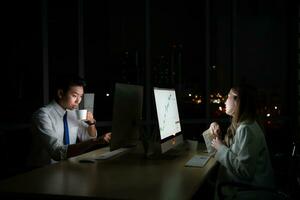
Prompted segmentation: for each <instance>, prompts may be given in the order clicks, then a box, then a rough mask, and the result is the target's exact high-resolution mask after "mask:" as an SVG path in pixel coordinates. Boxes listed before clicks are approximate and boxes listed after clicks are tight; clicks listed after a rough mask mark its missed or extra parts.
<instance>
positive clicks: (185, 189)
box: [0, 144, 215, 200]
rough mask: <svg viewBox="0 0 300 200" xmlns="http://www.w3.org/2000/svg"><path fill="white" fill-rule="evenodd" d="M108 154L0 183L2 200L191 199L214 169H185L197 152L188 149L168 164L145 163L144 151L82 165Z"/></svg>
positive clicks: (211, 162) (182, 149)
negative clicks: (16, 199) (8, 199)
mask: <svg viewBox="0 0 300 200" xmlns="http://www.w3.org/2000/svg"><path fill="white" fill-rule="evenodd" d="M107 150H108V148H102V149H97V150H94V151H92V152H89V153H86V154H83V155H80V156H77V157H74V158H71V159H69V160H67V161H62V162H60V163H56V164H53V165H49V166H46V167H43V168H40V169H36V170H33V171H30V172H28V173H25V174H21V175H18V176H15V177H12V178H9V179H6V180H3V181H1V182H0V197H3V196H4V197H7V196H13V197H20V196H21V197H22V198H26V197H28V198H29V199H32V198H33V197H37V198H42V199H50V198H52V197H55V198H56V199H57V198H59V199H60V198H70V199H75V198H76V199H80V198H87V197H89V198H91V199H151V200H159V199H161V200H164V199H172V200H176V199H180V200H182V199H191V198H192V196H193V195H194V193H195V192H196V191H197V189H198V188H199V187H201V185H202V184H203V182H204V180H205V178H206V177H207V175H208V173H209V172H210V170H211V169H212V167H213V166H214V165H215V160H214V158H211V159H210V160H209V161H208V163H207V164H206V165H205V167H203V168H192V167H184V165H185V163H186V162H187V161H188V160H189V159H190V158H191V157H192V156H193V155H194V154H195V153H197V151H191V150H189V148H188V147H187V144H184V145H182V146H181V147H180V150H176V151H174V152H172V150H171V152H168V154H167V155H166V157H165V158H163V159H154V160H151V159H146V158H144V156H143V154H142V153H139V151H132V152H129V153H127V154H125V155H121V156H119V157H117V158H113V159H111V160H104V161H96V162H95V163H79V162H78V161H79V160H80V159H82V158H89V157H91V156H93V155H95V154H98V153H103V152H105V151H107Z"/></svg>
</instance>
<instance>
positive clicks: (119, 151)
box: [94, 148, 131, 160]
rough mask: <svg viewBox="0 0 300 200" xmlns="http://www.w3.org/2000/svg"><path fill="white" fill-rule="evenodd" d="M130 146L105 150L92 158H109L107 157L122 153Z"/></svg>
mask: <svg viewBox="0 0 300 200" xmlns="http://www.w3.org/2000/svg"><path fill="white" fill-rule="evenodd" d="M130 149H131V148H119V149H116V150H113V151H108V152H105V153H103V154H101V155H99V156H97V157H95V158H94V159H95V160H105V159H109V158H112V157H114V156H117V155H120V154H122V153H123V152H126V151H129V150H130Z"/></svg>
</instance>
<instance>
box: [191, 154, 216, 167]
mask: <svg viewBox="0 0 300 200" xmlns="http://www.w3.org/2000/svg"><path fill="white" fill-rule="evenodd" d="M210 157H211V156H209V155H194V156H193V157H192V158H191V159H190V160H189V161H188V162H187V163H185V167H204V166H205V164H206V163H207V161H208V160H209V158H210Z"/></svg>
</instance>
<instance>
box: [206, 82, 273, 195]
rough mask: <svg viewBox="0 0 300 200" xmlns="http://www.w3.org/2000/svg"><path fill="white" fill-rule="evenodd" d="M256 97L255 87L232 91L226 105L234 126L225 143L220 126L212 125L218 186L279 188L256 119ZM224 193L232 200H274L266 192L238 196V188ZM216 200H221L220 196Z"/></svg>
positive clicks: (234, 88)
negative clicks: (221, 184) (217, 169)
mask: <svg viewBox="0 0 300 200" xmlns="http://www.w3.org/2000/svg"><path fill="white" fill-rule="evenodd" d="M255 97H256V94H255V89H254V88H253V87H251V86H247V85H241V86H239V87H233V88H231V90H230V91H229V93H228V98H227V100H226V102H225V107H226V114H227V115H229V116H231V124H230V126H229V127H228V129H227V132H226V134H225V137H224V140H222V139H221V130H220V126H219V125H218V124H217V123H216V122H213V123H211V125H210V130H211V132H212V133H213V134H214V135H215V136H216V137H215V139H213V140H212V144H211V145H212V147H214V148H215V149H216V154H215V158H216V160H217V161H218V162H219V163H220V168H219V173H218V180H217V184H220V183H222V182H223V183H224V182H238V183H245V184H251V185H253V186H259V187H266V188H274V187H275V184H274V178H273V170H272V166H271V161H270V156H269V151H268V147H267V144H266V141H265V136H264V133H263V131H262V129H261V128H260V126H259V125H258V123H257V122H256V119H255V117H256V115H255V112H256V108H255ZM216 192H217V191H216ZM224 192H225V193H226V194H227V195H229V197H230V198H229V199H264V200H266V199H268V198H271V196H270V195H271V193H270V192H266V190H260V191H259V190H252V191H250V192H240V193H237V191H236V188H234V187H226V188H225V191H224ZM215 199H218V198H217V193H215Z"/></svg>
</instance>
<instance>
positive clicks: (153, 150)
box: [144, 134, 184, 160]
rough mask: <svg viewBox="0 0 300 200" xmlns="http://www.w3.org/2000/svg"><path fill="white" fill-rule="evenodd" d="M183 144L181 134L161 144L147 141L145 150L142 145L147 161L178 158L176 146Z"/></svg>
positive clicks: (178, 153)
mask: <svg viewBox="0 0 300 200" xmlns="http://www.w3.org/2000/svg"><path fill="white" fill-rule="evenodd" d="M183 143H184V141H183V135H182V134H180V135H178V136H175V137H174V138H172V139H170V140H167V141H165V142H163V143H161V142H160V141H148V142H147V144H146V146H147V147H146V148H145V145H144V151H145V156H146V158H147V159H167V160H172V159H175V158H177V157H178V156H180V152H178V151H177V146H179V145H181V144H183Z"/></svg>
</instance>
